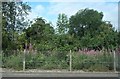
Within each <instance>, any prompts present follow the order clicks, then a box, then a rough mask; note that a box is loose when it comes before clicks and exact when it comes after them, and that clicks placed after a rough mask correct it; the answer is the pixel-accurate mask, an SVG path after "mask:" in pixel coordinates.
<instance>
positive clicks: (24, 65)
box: [23, 50, 26, 71]
mask: <svg viewBox="0 0 120 79" xmlns="http://www.w3.org/2000/svg"><path fill="white" fill-rule="evenodd" d="M25 53H26V50H24V52H23V71H25Z"/></svg>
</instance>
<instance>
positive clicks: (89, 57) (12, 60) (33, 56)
mask: <svg viewBox="0 0 120 79" xmlns="http://www.w3.org/2000/svg"><path fill="white" fill-rule="evenodd" d="M9 53H10V52H9ZM119 56H120V54H119V53H116V52H115V51H111V52H108V51H87V52H85V51H76V52H75V51H32V52H30V51H17V52H13V53H12V54H10V55H9V54H7V55H5V53H3V55H2V68H7V69H14V70H23V71H27V70H32V69H36V72H37V71H38V70H51V71H52V70H58V71H70V72H71V71H85V72H86V71H87V72H93V71H96V72H98V71H99V72H107V71H119V70H120V67H119V65H120V63H119V62H118V60H119Z"/></svg>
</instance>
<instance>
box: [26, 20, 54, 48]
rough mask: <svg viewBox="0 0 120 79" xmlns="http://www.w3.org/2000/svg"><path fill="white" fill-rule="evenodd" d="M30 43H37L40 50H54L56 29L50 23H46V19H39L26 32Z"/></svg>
mask: <svg viewBox="0 0 120 79" xmlns="http://www.w3.org/2000/svg"><path fill="white" fill-rule="evenodd" d="M25 32H26V39H27V41H28V42H31V43H35V44H36V47H37V48H38V50H44V49H49V48H52V47H53V46H54V45H53V46H52V45H51V44H52V40H53V38H52V37H53V36H54V29H53V27H52V26H51V24H50V23H46V22H45V20H44V19H42V18H37V19H36V20H35V23H33V24H32V25H31V27H29V28H27V29H26V30H25Z"/></svg>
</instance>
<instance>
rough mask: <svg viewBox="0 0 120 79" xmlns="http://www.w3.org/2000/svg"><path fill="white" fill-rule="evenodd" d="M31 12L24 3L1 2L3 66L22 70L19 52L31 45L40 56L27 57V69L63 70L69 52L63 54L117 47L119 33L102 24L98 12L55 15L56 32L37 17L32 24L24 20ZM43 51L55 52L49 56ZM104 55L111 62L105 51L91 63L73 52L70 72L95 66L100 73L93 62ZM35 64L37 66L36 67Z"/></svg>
mask: <svg viewBox="0 0 120 79" xmlns="http://www.w3.org/2000/svg"><path fill="white" fill-rule="evenodd" d="M30 10H31V7H30V6H29V5H28V4H27V3H23V2H3V3H2V50H3V55H4V57H3V63H4V62H5V64H4V67H9V68H13V66H14V67H15V68H21V66H22V58H21V57H23V54H22V53H23V52H20V51H23V50H24V49H28V47H30V46H31V48H32V50H33V51H34V52H35V51H42V53H38V52H37V54H36V55H35V56H34V55H29V56H27V59H26V60H27V61H26V63H27V64H26V65H27V67H26V68H30V67H32V68H34V67H38V68H39V67H40V68H44V69H52V68H53V69H54V68H63V69H64V68H68V67H69V64H68V62H67V61H68V60H67V59H66V56H67V54H68V53H69V52H65V51H70V50H72V52H78V51H79V50H82V51H83V50H84V49H86V50H87V51H90V50H99V51H101V50H102V49H106V50H116V49H117V48H118V47H119V45H120V32H118V31H116V30H115V29H114V27H113V25H112V24H111V23H110V22H108V21H103V17H104V14H103V13H102V12H98V11H97V10H94V9H88V8H86V9H82V10H79V11H78V12H77V13H76V14H74V15H72V16H70V18H68V17H67V15H66V14H64V13H62V14H58V20H57V23H56V25H57V29H54V27H53V26H52V24H51V23H48V22H47V21H46V20H45V19H43V17H38V18H36V19H35V20H33V21H32V22H29V21H28V20H26V19H25V18H26V16H27V15H28V13H29V11H30ZM27 46H28V47H27ZM28 50H29V49H28ZM18 51H19V52H20V53H19V54H18V53H17V52H18ZM43 51H57V52H56V53H54V52H51V53H50V54H49V53H46V52H43ZM104 56H108V57H109V59H110V60H111V59H112V58H111V55H109V53H108V52H107V54H106V55H100V56H99V58H98V60H94V59H93V57H90V56H88V55H87V56H86V55H78V54H76V53H73V62H72V63H73V64H74V65H73V69H90V70H91V69H94V67H98V68H97V69H98V70H100V69H101V67H100V66H99V65H100V64H95V63H96V62H98V61H100V62H102V61H104ZM84 58H85V59H84ZM101 58H103V59H101ZM58 60H59V61H58ZM34 61H35V62H39V63H36V64H35V63H34ZM40 61H41V62H40ZM43 61H45V62H43ZM53 61H54V62H53ZM76 61H78V62H76ZM84 61H85V62H90V63H92V64H89V63H87V65H86V64H84ZM106 62H109V61H106ZM110 62H112V60H111V61H110ZM55 63H56V64H55ZM29 65H32V66H29ZM108 65H109V64H108ZM108 65H107V66H106V64H105V65H103V66H102V67H103V69H108V70H110V68H112V69H113V67H112V65H109V66H108Z"/></svg>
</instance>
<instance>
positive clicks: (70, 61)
mask: <svg viewBox="0 0 120 79" xmlns="http://www.w3.org/2000/svg"><path fill="white" fill-rule="evenodd" d="M71 71H72V55H71V50H70V72H71Z"/></svg>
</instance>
